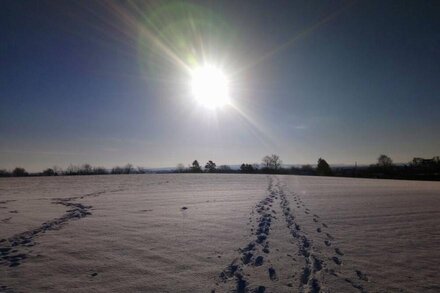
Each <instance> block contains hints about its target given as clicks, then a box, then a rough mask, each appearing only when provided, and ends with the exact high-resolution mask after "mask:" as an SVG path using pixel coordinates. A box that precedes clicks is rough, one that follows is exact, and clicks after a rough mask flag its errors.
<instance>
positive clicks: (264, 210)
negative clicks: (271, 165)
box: [212, 177, 368, 293]
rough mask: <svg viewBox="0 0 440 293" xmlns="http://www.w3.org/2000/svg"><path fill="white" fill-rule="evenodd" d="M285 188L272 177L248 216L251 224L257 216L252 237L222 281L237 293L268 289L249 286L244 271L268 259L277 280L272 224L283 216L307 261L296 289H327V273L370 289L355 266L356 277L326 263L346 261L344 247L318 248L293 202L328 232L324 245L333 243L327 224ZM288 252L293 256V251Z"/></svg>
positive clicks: (315, 292)
mask: <svg viewBox="0 0 440 293" xmlns="http://www.w3.org/2000/svg"><path fill="white" fill-rule="evenodd" d="M285 189H286V187H285V186H282V185H281V183H280V182H279V180H277V182H276V183H275V184H274V178H272V177H271V178H269V186H268V195H267V196H266V197H265V198H264V199H263V200H261V201H260V202H259V203H258V204H257V205H256V206H255V208H254V209H253V210H252V212H251V215H250V217H249V220H250V223H249V224H251V222H252V219H254V218H255V216H256V223H255V224H254V225H252V228H251V237H252V240H251V241H250V242H249V243H248V244H247V245H246V246H245V247H244V248H241V249H239V252H240V256H239V257H237V258H236V259H234V260H233V261H232V262H231V263H230V265H228V266H227V267H226V268H225V269H224V270H223V271H222V272H221V273H220V275H219V280H220V282H221V283H228V282H234V290H233V291H234V292H238V293H241V292H260V293H261V292H266V287H265V286H254V287H250V282H249V280H248V278H249V274H246V273H245V270H247V271H248V270H249V269H248V268H249V267H260V266H262V265H263V263H267V266H268V269H267V276H268V278H269V279H270V280H271V281H273V282H277V281H278V277H277V271H276V268H275V267H274V266H273V265H272V264H271V261H270V242H269V238H270V232H271V224H272V223H273V222H274V221H276V220H280V221H281V220H284V221H285V223H286V226H287V228H288V230H289V232H290V235H291V237H292V238H291V239H293V240H294V243H296V245H297V246H298V251H299V256H300V257H302V258H303V260H304V263H305V266H304V267H303V268H302V273H301V276H300V278H299V279H300V282H299V284H297V289H298V290H297V291H299V292H311V293H318V292H323V291H325V292H328V291H327V290H325V289H324V288H323V285H322V281H323V279H325V275H331V276H333V277H336V278H340V279H342V280H343V281H345V282H347V283H348V284H350V285H351V286H352V287H353V288H354V289H357V290H359V291H360V292H367V291H366V289H364V287H363V286H362V284H361V282H367V281H368V277H367V275H366V274H364V273H362V272H361V271H359V270H355V275H356V276H357V278H358V279H357V280H353V279H350V278H345V277H343V276H342V275H341V274H339V273H338V272H336V271H335V270H334V269H332V268H331V266H330V265H329V264H328V263H327V261H329V262H333V265H332V266H336V267H339V266H341V265H342V263H343V261H342V256H343V255H344V253H343V252H342V251H341V249H339V248H338V247H334V249H333V251H334V255H333V256H331V257H328V256H327V257H324V256H323V253H321V252H319V250H315V248H314V244H313V243H312V240H311V239H310V237H309V235H308V234H307V233H306V232H305V231H303V230H302V229H301V226H300V225H299V224H298V222H297V221H296V218H295V215H294V212H293V211H292V209H291V206H296V209H297V212H298V211H301V210H304V213H305V214H306V215H308V216H311V217H312V219H313V222H314V223H315V225H316V232H317V233H319V234H321V233H322V235H325V237H324V238H325V239H324V243H323V244H324V245H325V247H327V248H331V247H332V245H333V244H332V241H333V240H334V237H333V236H332V235H331V234H330V233H329V232H327V229H328V226H327V224H325V223H323V222H322V221H321V220H320V217H319V216H318V215H316V214H312V213H311V211H310V209H308V208H307V207H306V205H305V204H304V202H303V201H302V200H301V198H300V197H299V196H298V195H295V194H292V195H291V197H292V198H293V203H290V202H289V200H288V198H287V197H288V196H287V194H286V191H285ZM276 204H279V206H280V208H281V211H282V215H279V217H277V216H278V215H277V213H276V211H275V209H273V207H274V205H276ZM287 255H288V256H291V255H290V254H287ZM292 261H293V262H294V263H295V265H296V266H298V265H300V264H299V262H298V260H297V259H295V258H293V257H292ZM280 269H283V268H280ZM292 277H293V276H292ZM286 286H288V287H294V285H293V284H292V283H287V284H286ZM212 292H215V289H213V290H212ZM222 292H223V291H222Z"/></svg>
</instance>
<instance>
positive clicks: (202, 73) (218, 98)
mask: <svg viewBox="0 0 440 293" xmlns="http://www.w3.org/2000/svg"><path fill="white" fill-rule="evenodd" d="M191 77H192V81H191V88H192V93H193V95H194V97H195V98H196V100H197V101H198V102H199V103H200V104H202V105H203V106H205V107H207V108H210V109H216V108H219V107H222V106H224V105H227V104H229V103H230V99H229V88H228V80H227V78H226V76H225V74H224V73H223V72H222V71H221V70H220V69H218V68H217V67H215V66H212V65H204V66H202V67H199V68H197V69H195V70H193V72H192V76H191Z"/></svg>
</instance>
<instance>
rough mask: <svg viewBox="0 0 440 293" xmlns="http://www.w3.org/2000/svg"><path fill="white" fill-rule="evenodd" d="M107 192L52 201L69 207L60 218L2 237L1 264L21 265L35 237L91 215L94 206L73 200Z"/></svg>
mask: <svg viewBox="0 0 440 293" xmlns="http://www.w3.org/2000/svg"><path fill="white" fill-rule="evenodd" d="M121 190H122V189H115V190H110V191H108V192H117V191H121ZM106 192H107V191H98V192H93V193H88V194H84V195H81V196H75V197H69V198H57V199H54V200H53V201H52V203H53V204H61V205H64V206H65V207H67V208H68V210H67V211H66V213H65V214H64V215H62V216H61V217H59V218H55V219H52V220H49V221H47V222H44V223H43V224H41V225H40V226H39V227H37V228H34V229H31V230H28V231H24V232H22V233H18V234H15V235H14V236H12V237H9V238H7V239H0V264H3V265H7V266H9V267H17V266H19V265H20V264H21V262H23V261H24V260H26V259H27V258H28V255H29V253H30V252H31V250H29V249H30V248H31V247H32V246H34V245H35V237H37V236H38V235H39V234H41V233H45V232H46V231H48V230H57V229H60V228H61V227H62V226H63V225H65V224H67V222H69V221H70V220H74V219H81V218H84V217H86V216H88V215H91V212H90V210H91V208H92V206H88V205H84V204H81V203H78V202H73V201H77V200H78V199H84V198H86V197H97V196H100V195H102V194H104V193H106Z"/></svg>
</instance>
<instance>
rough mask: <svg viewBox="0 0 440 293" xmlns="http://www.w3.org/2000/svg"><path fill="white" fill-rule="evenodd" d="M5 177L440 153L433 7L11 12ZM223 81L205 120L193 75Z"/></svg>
mask: <svg viewBox="0 0 440 293" xmlns="http://www.w3.org/2000/svg"><path fill="white" fill-rule="evenodd" d="M0 8H1V9H0V59H1V60H0V138H1V139H0V168H12V167H14V166H23V167H25V168H27V169H29V170H31V171H32V170H33V171H38V170H41V169H43V168H45V167H50V166H53V165H58V166H61V167H67V166H68V165H69V164H82V163H85V162H88V163H90V164H93V165H100V166H105V167H112V166H115V165H122V164H125V163H127V162H130V163H132V164H134V165H135V166H145V167H172V166H175V165H176V164H177V163H184V164H185V165H187V164H189V163H191V162H192V161H193V160H194V159H198V160H199V161H200V162H203V163H204V162H206V161H207V160H213V161H214V162H216V163H217V164H239V163H242V162H248V163H253V162H260V161H261V158H262V157H263V156H264V155H266V154H270V153H276V154H279V155H280V157H281V158H282V160H283V161H284V162H285V163H289V164H290V163H293V164H303V163H315V162H316V161H317V159H318V158H319V157H323V158H325V159H326V160H327V161H328V162H329V163H330V164H340V163H347V164H354V162H355V161H357V162H358V164H364V163H373V162H374V161H375V160H376V158H377V157H378V156H379V155H380V154H382V153H384V154H388V155H389V156H391V157H392V158H393V160H394V161H396V162H407V161H409V160H411V159H412V158H413V157H416V156H421V157H432V156H434V155H440V112H439V109H440V97H439V94H440V18H439V15H440V2H439V1H355V2H350V1H171V2H163V1H162V2H156V1H133V2H130V1H114V2H110V1H108V2H103V1H98V2H95V1H8V0H6V1H2V2H1V3H0ZM203 60H205V62H210V63H214V64H216V65H219V66H221V67H222V68H223V69H224V72H225V74H226V75H227V77H228V78H229V80H230V83H231V88H230V94H231V99H232V101H233V104H234V107H232V106H225V107H223V108H222V109H217V110H210V109H206V108H204V107H201V106H200V105H198V104H197V103H196V102H195V101H194V98H193V97H192V95H191V91H190V78H189V77H188V74H187V73H186V72H185V70H184V69H183V67H184V66H182V64H184V65H185V66H189V67H191V66H195V64H200V63H203V62H204V61H203Z"/></svg>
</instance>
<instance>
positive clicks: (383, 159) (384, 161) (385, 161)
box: [377, 155, 393, 168]
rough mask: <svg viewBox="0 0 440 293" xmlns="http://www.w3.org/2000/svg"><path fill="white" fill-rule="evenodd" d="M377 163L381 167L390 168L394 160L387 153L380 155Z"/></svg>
mask: <svg viewBox="0 0 440 293" xmlns="http://www.w3.org/2000/svg"><path fill="white" fill-rule="evenodd" d="M377 165H378V166H379V167H384V168H388V167H391V166H392V165H393V160H391V158H390V157H388V156H387V155H380V156H379V158H377Z"/></svg>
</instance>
